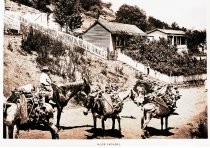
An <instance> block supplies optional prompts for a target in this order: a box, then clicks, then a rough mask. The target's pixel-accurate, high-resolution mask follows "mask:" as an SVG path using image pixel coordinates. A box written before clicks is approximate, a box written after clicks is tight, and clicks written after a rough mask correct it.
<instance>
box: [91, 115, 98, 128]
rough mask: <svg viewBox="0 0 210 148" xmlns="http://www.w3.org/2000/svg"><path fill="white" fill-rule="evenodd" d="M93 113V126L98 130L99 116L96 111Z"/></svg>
mask: <svg viewBox="0 0 210 148" xmlns="http://www.w3.org/2000/svg"><path fill="white" fill-rule="evenodd" d="M92 114H93V128H94V130H96V127H97V126H96V121H97V117H96V113H92Z"/></svg>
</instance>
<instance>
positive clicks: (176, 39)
mask: <svg viewBox="0 0 210 148" xmlns="http://www.w3.org/2000/svg"><path fill="white" fill-rule="evenodd" d="M184 35H185V32H184V31H182V30H172V29H159V28H156V29H153V30H150V31H148V32H147V37H148V38H149V39H150V40H151V41H153V40H159V39H160V38H165V39H167V40H169V42H170V44H171V45H175V46H176V47H177V49H178V52H180V53H181V52H182V51H186V52H187V50H188V49H187V44H186V38H185V37H184Z"/></svg>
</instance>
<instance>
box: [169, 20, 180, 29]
mask: <svg viewBox="0 0 210 148" xmlns="http://www.w3.org/2000/svg"><path fill="white" fill-rule="evenodd" d="M171 29H175V30H176V29H178V30H179V29H180V27H179V25H178V24H177V23H176V22H173V23H172V24H171Z"/></svg>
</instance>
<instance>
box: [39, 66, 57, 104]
mask: <svg viewBox="0 0 210 148" xmlns="http://www.w3.org/2000/svg"><path fill="white" fill-rule="evenodd" d="M41 72H42V73H41V76H40V84H41V88H42V90H43V91H42V100H41V104H43V103H45V102H48V101H49V100H50V102H49V103H53V104H55V103H54V102H53V101H52V100H51V99H52V97H53V89H52V87H51V83H52V81H51V79H50V77H49V68H48V67H47V66H44V67H43V68H42V69H41ZM45 99H47V100H45Z"/></svg>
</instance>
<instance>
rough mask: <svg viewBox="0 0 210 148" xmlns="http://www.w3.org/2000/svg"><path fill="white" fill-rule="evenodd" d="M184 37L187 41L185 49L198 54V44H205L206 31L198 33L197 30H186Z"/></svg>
mask: <svg viewBox="0 0 210 148" xmlns="http://www.w3.org/2000/svg"><path fill="white" fill-rule="evenodd" d="M185 37H186V40H187V48H188V49H189V50H190V51H191V52H192V53H195V52H198V46H199V45H200V44H205V43H206V30H204V31H198V30H193V31H192V30H188V31H187V32H186V33H185Z"/></svg>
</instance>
